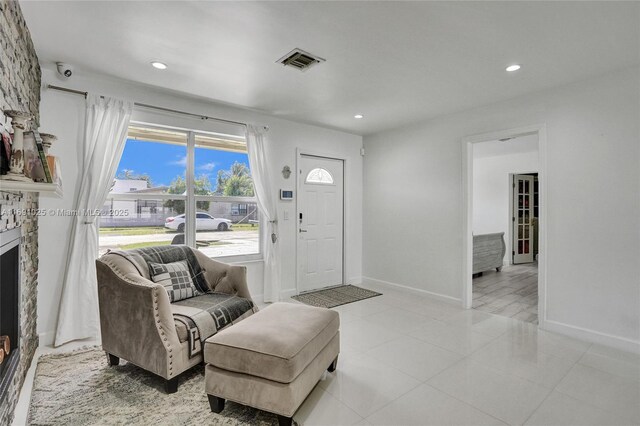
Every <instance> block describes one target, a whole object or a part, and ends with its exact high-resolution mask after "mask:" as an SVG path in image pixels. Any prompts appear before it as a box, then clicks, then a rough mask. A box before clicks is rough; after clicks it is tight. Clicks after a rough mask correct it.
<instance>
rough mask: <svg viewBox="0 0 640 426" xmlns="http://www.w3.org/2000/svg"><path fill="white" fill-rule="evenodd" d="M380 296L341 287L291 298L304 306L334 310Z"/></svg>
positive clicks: (375, 293)
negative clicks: (337, 307)
mask: <svg viewBox="0 0 640 426" xmlns="http://www.w3.org/2000/svg"><path fill="white" fill-rule="evenodd" d="M376 296H382V293H378V292H375V291H371V290H367V289H365V288H362V287H357V286H355V285H343V286H340V287H333V288H327V289H324V290H317V291H312V292H309V293H304V294H300V295H298V296H293V297H291V298H292V299H295V300H297V301H299V302H302V303H304V304H306V305H311V306H319V307H321V308H334V307H336V306H340V305H346V304H347V303H353V302H357V301H359V300H365V299H369V298H371V297H376Z"/></svg>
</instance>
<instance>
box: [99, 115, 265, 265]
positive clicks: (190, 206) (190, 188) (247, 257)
mask: <svg viewBox="0 0 640 426" xmlns="http://www.w3.org/2000/svg"><path fill="white" fill-rule="evenodd" d="M128 127H134V128H140V127H143V128H145V129H150V130H154V129H155V130H164V131H172V132H178V133H183V134H185V136H186V154H187V164H186V167H185V181H186V186H187V191H186V195H182V194H169V193H164V194H143V193H142V194H110V195H108V196H107V200H108V201H111V203H112V204H113V201H114V200H182V201H184V202H185V211H184V213H183V214H184V217H185V225H186V226H185V232H184V236H185V244H186V245H187V246H189V247H191V248H196V233H197V231H196V220H197V217H196V215H197V208H196V205H197V202H198V201H209V202H228V203H253V204H257V198H256V196H255V195H254V196H253V197H235V196H231V197H229V196H223V195H196V194H195V191H194V180H195V151H196V135H210V136H216V137H218V138H219V137H220V136H226V135H221V134H219V133H214V132H208V131H203V130H195V129H186V128H181V127H173V126H164V125H158V124H150V123H145V122H140V121H133V120H132V121H131V122H130V123H129V126H128ZM127 139H130V138H129V128H128V129H127ZM230 139H231V138H230ZM233 139H239V138H238V137H235V136H234V137H233ZM134 140H139V141H148V142H155V143H169V142H162V141H153V140H152V139H149V140H145V139H144V138H135V139H134ZM245 144H246V140H245ZM178 145H182V144H181V143H178ZM206 149H213V150H217V151H223V149H217V148H206ZM249 169H250V167H249ZM207 214H209V213H207ZM178 216H179V215H178ZM209 216H211V217H214V218H215V216H213V215H210V214H209ZM189 219H190V220H189ZM258 226H259V228H258V229H259V230H258V251H257V252H256V253H251V254H243V255H228V256H217V257H212V259H219V260H223V261H224V262H226V263H245V262H255V261H262V260H263V250H262V238H263V233H262V229H263V226H264V221H263V219H262V215H261V214H258Z"/></svg>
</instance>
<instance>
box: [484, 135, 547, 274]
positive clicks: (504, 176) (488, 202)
mask: <svg viewBox="0 0 640 426" xmlns="http://www.w3.org/2000/svg"><path fill="white" fill-rule="evenodd" d="M524 138H532V139H535V143H536V148H537V139H538V136H537V135H530V136H524V137H522V138H516V139H512V140H511V141H508V142H505V143H508V144H520V141H521V140H522V139H524ZM492 143H493V142H482V143H476V144H474V147H473V148H474V151H473V152H474V158H473V234H474V235H480V234H491V233H495V232H504V238H505V243H506V245H507V250H506V253H505V261H508V260H509V259H510V256H509V253H511V250H512V249H511V241H510V229H509V228H510V227H511V213H510V210H511V202H510V199H509V198H510V191H509V186H510V185H511V182H510V177H509V174H511V173H532V172H537V171H538V151H537V150H536V151H528V152H518V153H506V154H504V155H500V154H497V155H491V156H489V157H486V156H478V155H477V152H478V151H480V150H479V149H478V148H481V146H482V145H485V144H492ZM505 152H508V151H505Z"/></svg>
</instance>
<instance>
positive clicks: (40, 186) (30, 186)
mask: <svg viewBox="0 0 640 426" xmlns="http://www.w3.org/2000/svg"><path fill="white" fill-rule="evenodd" d="M0 191H8V192H39V193H40V195H49V196H53V197H58V198H62V187H61V186H60V185H58V184H56V183H40V182H21V181H16V180H7V179H0Z"/></svg>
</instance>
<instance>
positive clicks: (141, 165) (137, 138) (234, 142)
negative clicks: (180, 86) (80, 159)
mask: <svg viewBox="0 0 640 426" xmlns="http://www.w3.org/2000/svg"><path fill="white" fill-rule="evenodd" d="M190 157H191V158H193V164H191V165H189V164H188V162H189V160H188V159H189V158H190ZM189 183H191V187H189ZM189 206H195V209H194V208H191V209H190V208H189ZM192 223H195V226H192V225H191V224H192ZM189 232H192V233H193V236H191V237H189V234H188V233H189ZM259 234H260V233H259V218H258V208H257V204H256V200H255V196H254V191H253V180H252V178H251V171H250V169H249V159H248V156H247V148H246V143H245V141H244V139H242V138H239V137H234V136H226V135H218V134H211V133H202V132H188V131H181V130H173V129H166V128H151V127H144V126H138V125H131V126H130V127H129V135H128V138H127V142H126V145H125V149H124V152H123V154H122V158H121V160H120V164H119V165H118V170H117V173H116V177H115V179H114V182H113V185H112V187H111V189H110V191H109V195H108V197H107V201H106V202H105V205H104V207H103V209H102V214H101V216H100V254H101V255H102V254H103V253H105V252H106V251H107V250H108V249H112V250H113V249H123V250H126V249H132V248H141V247H150V246H155V245H169V244H186V243H187V242H192V244H191V245H195V246H196V247H197V248H198V249H199V250H201V251H203V252H204V253H206V254H207V255H209V256H210V257H221V256H236V255H255V254H258V253H259V252H260V244H259V239H260V236H259Z"/></svg>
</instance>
